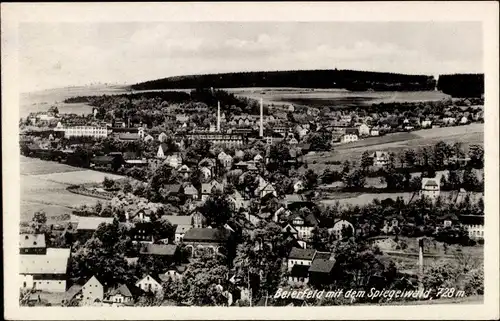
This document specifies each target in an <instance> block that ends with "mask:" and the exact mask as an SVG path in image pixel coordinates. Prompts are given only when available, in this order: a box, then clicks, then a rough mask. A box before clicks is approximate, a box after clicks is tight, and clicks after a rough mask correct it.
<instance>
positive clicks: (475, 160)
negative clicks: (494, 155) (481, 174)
mask: <svg viewBox="0 0 500 321" xmlns="http://www.w3.org/2000/svg"><path fill="white" fill-rule="evenodd" d="M469 157H470V160H471V165H472V166H473V167H474V168H482V167H483V166H484V148H483V146H481V145H471V146H470V147H469Z"/></svg>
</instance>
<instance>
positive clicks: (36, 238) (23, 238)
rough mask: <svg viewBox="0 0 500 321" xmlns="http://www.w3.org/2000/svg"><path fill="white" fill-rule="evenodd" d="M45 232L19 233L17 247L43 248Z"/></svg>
mask: <svg viewBox="0 0 500 321" xmlns="http://www.w3.org/2000/svg"><path fill="white" fill-rule="evenodd" d="M44 247H45V234H21V235H20V239H19V248H44Z"/></svg>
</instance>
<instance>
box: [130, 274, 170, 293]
mask: <svg viewBox="0 0 500 321" xmlns="http://www.w3.org/2000/svg"><path fill="white" fill-rule="evenodd" d="M161 283H162V281H161V279H160V278H159V277H158V276H157V275H155V274H146V275H144V276H143V277H142V279H140V280H139V281H137V282H136V283H135V286H136V287H138V288H140V289H141V290H142V291H144V292H146V293H154V294H160V293H163V287H162V285H161Z"/></svg>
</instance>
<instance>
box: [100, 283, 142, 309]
mask: <svg viewBox="0 0 500 321" xmlns="http://www.w3.org/2000/svg"><path fill="white" fill-rule="evenodd" d="M141 294H142V290H141V289H139V288H138V287H136V286H135V285H126V284H119V285H117V286H116V287H113V288H112V289H110V290H109V291H108V292H107V293H106V294H105V296H104V301H103V302H104V304H106V305H109V306H132V305H133V304H134V302H135V299H137V298H138V297H139V296H140V295H141Z"/></svg>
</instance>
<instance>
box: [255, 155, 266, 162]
mask: <svg viewBox="0 0 500 321" xmlns="http://www.w3.org/2000/svg"><path fill="white" fill-rule="evenodd" d="M263 160H264V157H262V155H260V154H257V155H255V157H254V158H253V161H254V162H255V163H259V162H262V161H263Z"/></svg>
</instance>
